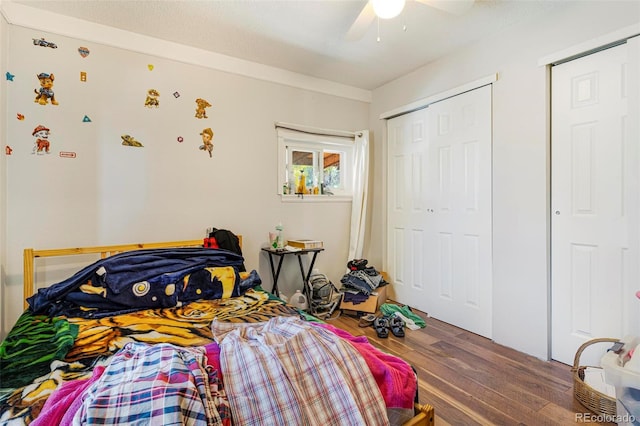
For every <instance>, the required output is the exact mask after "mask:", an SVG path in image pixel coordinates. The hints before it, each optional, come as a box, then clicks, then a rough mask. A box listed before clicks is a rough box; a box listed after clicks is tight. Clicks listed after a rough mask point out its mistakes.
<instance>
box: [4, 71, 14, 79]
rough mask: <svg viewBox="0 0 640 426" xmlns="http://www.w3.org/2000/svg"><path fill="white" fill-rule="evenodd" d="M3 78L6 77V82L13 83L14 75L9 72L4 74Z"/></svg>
mask: <svg viewBox="0 0 640 426" xmlns="http://www.w3.org/2000/svg"><path fill="white" fill-rule="evenodd" d="M5 76H6V77H7V81H13V77H15V75H14V74H11V73H10V72H9V71H7V72H6V74H5Z"/></svg>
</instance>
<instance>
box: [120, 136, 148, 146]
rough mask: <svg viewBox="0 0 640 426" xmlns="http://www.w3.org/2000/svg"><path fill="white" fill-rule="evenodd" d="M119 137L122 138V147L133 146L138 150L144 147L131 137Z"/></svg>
mask: <svg viewBox="0 0 640 426" xmlns="http://www.w3.org/2000/svg"><path fill="white" fill-rule="evenodd" d="M120 137H121V138H122V145H124V146H135V147H139V148H142V147H144V145H142V143H140V142H138V141H137V140H136V139H135V138H134V137H133V136H130V135H122V136H120Z"/></svg>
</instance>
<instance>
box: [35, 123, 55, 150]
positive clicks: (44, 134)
mask: <svg viewBox="0 0 640 426" xmlns="http://www.w3.org/2000/svg"><path fill="white" fill-rule="evenodd" d="M50 132H51V131H50V130H49V129H48V128H47V127H45V126H43V125H42V124H40V125H39V126H37V127H36V128H35V129H33V132H32V133H31V136H33V137H35V138H36V140H35V142H34V144H33V151H31V153H32V154H38V155H42V154H50V153H51V151H50V147H51V143H50V142H49V133H50Z"/></svg>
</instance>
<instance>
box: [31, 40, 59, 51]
mask: <svg viewBox="0 0 640 426" xmlns="http://www.w3.org/2000/svg"><path fill="white" fill-rule="evenodd" d="M32 40H33V45H34V46H42V47H50V48H52V49H57V48H58V45H57V44H55V43H53V42H51V41H47V40H45V39H44V38H39V39H38V38H34V39H32Z"/></svg>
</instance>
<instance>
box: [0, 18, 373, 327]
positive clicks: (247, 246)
mask: <svg viewBox="0 0 640 426" xmlns="http://www.w3.org/2000/svg"><path fill="white" fill-rule="evenodd" d="M8 33H9V36H10V39H11V43H10V45H9V46H8V66H9V68H10V69H11V72H12V73H13V74H15V75H16V77H15V81H13V82H12V83H11V84H9V85H8V90H7V94H6V96H7V100H8V102H7V109H6V111H5V112H4V114H2V116H3V117H6V118H7V120H8V123H7V124H8V126H7V131H6V136H5V137H3V138H2V140H3V141H5V140H6V141H8V142H9V143H10V145H11V146H12V148H13V154H12V155H11V156H10V157H7V159H6V176H5V177H6V185H7V199H6V206H5V207H6V208H5V209H3V211H6V222H7V227H6V228H7V234H6V249H7V250H6V255H5V256H3V257H2V263H3V269H6V278H5V282H4V283H3V285H2V288H3V291H4V297H3V300H2V305H3V309H4V312H3V317H4V320H5V324H4V325H5V327H4V328H3V332H6V331H8V330H7V327H8V326H7V325H9V326H10V325H11V324H13V323H14V322H15V319H16V318H17V317H18V316H19V314H20V313H21V311H22V300H23V298H22V249H23V248H25V247H36V248H57V247H72V246H87V245H89V246H91V245H103V244H118V243H126V242H143V241H162V240H179V239H199V238H203V237H204V235H205V229H206V228H207V227H209V226H216V227H218V228H226V229H230V230H232V231H234V232H236V233H238V234H242V235H243V237H244V239H243V241H244V247H243V252H244V255H245V258H246V265H247V268H249V269H257V270H258V272H259V273H260V275H261V276H262V278H263V280H264V283H265V288H267V289H269V288H271V275H270V271H269V264H268V259H267V257H266V255H265V254H262V253H261V252H260V247H261V246H263V245H265V244H266V243H267V239H268V232H269V231H272V230H273V229H274V227H275V225H277V224H278V223H279V222H282V224H283V225H284V229H285V231H284V234H285V238H293V237H297V238H321V239H323V240H324V241H325V247H326V250H325V251H324V252H323V253H321V254H320V255H319V256H318V260H317V264H316V266H317V267H318V268H319V269H320V270H321V271H322V272H324V273H326V274H327V275H328V276H329V278H330V279H332V280H334V281H337V282H339V279H340V277H342V274H343V273H344V271H345V268H346V262H347V260H348V259H347V256H348V241H349V240H348V235H349V221H350V212H351V203H350V202H316V203H314V202H310V201H309V200H308V199H307V200H305V201H294V202H290V203H281V201H280V197H279V196H278V195H277V194H276V189H277V183H276V177H277V171H276V168H275V166H276V153H277V141H276V136H275V129H274V122H276V121H282V122H289V123H297V124H304V125H307V126H313V127H320V128H328V129H340V130H361V129H366V128H368V125H369V104H368V103H367V102H363V101H359V100H352V99H347V98H343V97H339V96H333V95H327V94H323V93H319V92H315V91H312V90H305V89H301V88H296V87H292V86H288V85H284V84H277V83H271V82H268V81H264V80H261V79H254V78H249V77H244V76H241V75H237V74H232V73H227V72H223V71H218V70H216V69H212V68H209V67H206V66H199V65H191V64H188V63H183V62H180V61H175V60H171V59H165V58H162V57H158V56H152V55H149V54H144V53H137V52H133V51H131V50H128V49H123V48H118V47H110V46H106V45H103V44H99V43H95V42H90V41H87V40H82V39H77V38H72V37H66V36H62V35H57V34H53V33H47V32H42V31H38V30H33V29H30V28H25V27H21V26H17V25H13V24H10V25H8ZM41 37H44V38H45V39H46V40H48V41H51V42H55V43H56V44H57V46H58V47H57V48H56V49H53V48H49V47H41V46H35V45H34V44H33V42H32V40H33V38H41ZM145 42H146V43H148V44H149V45H150V51H154V50H162V48H163V42H162V41H160V40H153V39H150V40H146V41H145ZM79 47H87V48H88V49H89V55H88V56H86V57H82V56H81V55H80V54H79V51H78V48H79ZM3 50H4V49H3ZM151 65H152V66H153V68H151V67H150V66H151ZM81 72H85V73H86V81H81ZM39 73H53V74H54V76H55V80H54V87H53V90H54V93H55V97H56V99H57V101H58V102H59V104H58V105H51V104H47V105H39V104H38V103H35V102H34V99H35V93H34V90H35V89H37V88H38V87H39V81H38V79H37V78H36V75H37V74H39ZM149 89H156V90H157V91H158V92H159V93H160V96H159V98H158V99H159V104H160V105H159V107H158V108H148V107H145V100H146V97H147V91H148V90H149ZM196 98H203V99H206V100H208V101H209V103H211V104H212V106H211V107H210V108H207V110H206V112H207V116H208V118H207V119H198V118H196V117H195V108H196V103H195V99H196ZM17 114H22V115H24V119H23V120H18V119H17V118H16V117H17ZM39 125H43V126H45V127H47V128H49V129H50V137H49V141H50V145H51V148H50V151H51V153H50V154H43V155H38V154H33V148H34V146H35V142H36V137H34V136H33V132H34V130H35V128H36V127H37V126H39ZM4 128H5V126H3V129H4ZM205 128H211V129H212V130H213V132H214V140H213V143H214V149H213V156H212V158H209V156H208V155H207V153H206V152H205V151H202V150H199V149H198V147H199V146H200V145H201V143H202V139H201V136H200V133H201V132H202V130H203V129H205ZM123 135H130V136H132V137H134V138H135V139H136V140H137V141H139V142H141V143H142V144H143V145H144V146H143V147H132V146H123V145H122V142H123V139H122V136H123ZM178 138H182V139H183V140H182V142H180V141H179V140H178ZM61 153H62V156H61V155H60V154H61ZM74 155H75V156H74ZM54 266H55V265H54ZM56 268H58V267H57V266H56ZM60 268H62V267H60ZM62 269H63V270H64V273H63V272H60V271H58V272H54V273H53V274H50V273H48V274H47V275H46V276H44V277H43V276H40V277H39V279H44V280H45V281H46V282H51V281H52V280H56V279H61V278H63V277H64V276H66V275H67V274H68V272H69V271H68V267H66V266H65V267H64V268H62ZM285 269H286V271H284V272H283V276H281V280H282V281H281V282H280V283H279V284H280V288H281V290H283V291H284V293H285V294H292V293H293V291H294V290H295V288H301V287H299V286H300V284H301V279H300V272H299V269H298V264H297V262H296V261H295V258H292V259H288V260H287V261H286V262H285Z"/></svg>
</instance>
